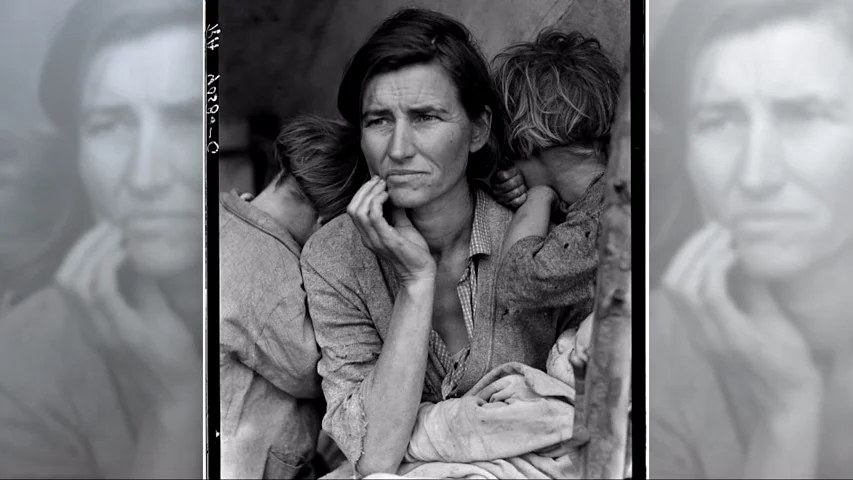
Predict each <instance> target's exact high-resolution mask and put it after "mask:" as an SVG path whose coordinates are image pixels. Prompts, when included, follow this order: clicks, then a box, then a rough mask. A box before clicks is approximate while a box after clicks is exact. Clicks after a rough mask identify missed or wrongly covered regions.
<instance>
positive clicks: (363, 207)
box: [347, 177, 380, 250]
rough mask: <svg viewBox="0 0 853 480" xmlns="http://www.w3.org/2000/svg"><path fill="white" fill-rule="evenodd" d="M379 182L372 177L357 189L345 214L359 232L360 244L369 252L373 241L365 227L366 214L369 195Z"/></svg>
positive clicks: (366, 221) (376, 178)
mask: <svg viewBox="0 0 853 480" xmlns="http://www.w3.org/2000/svg"><path fill="white" fill-rule="evenodd" d="M379 180H380V179H379V177H373V178H371V179H370V180H368V181H367V183H365V184H364V185H362V186H361V188H359V189H358V192H356V194H355V195H354V196H353V199H352V200H351V201H350V204H349V205H348V206H347V213H348V214H349V216H350V218H351V219H352V221H353V224H354V225H355V227H356V229H357V230H358V231H359V234H360V236H361V240H362V243H364V245H365V246H366V247H367V248H369V249H371V250H372V249H373V248H374V247H375V245H374V243H375V239H373V238H371V235H370V231H369V230H370V229H369V228H368V226H367V223H368V219H367V212H368V209H369V201H370V199H371V193H372V192H373V191H374V188H375V187H376V185H377V184H378V183H379Z"/></svg>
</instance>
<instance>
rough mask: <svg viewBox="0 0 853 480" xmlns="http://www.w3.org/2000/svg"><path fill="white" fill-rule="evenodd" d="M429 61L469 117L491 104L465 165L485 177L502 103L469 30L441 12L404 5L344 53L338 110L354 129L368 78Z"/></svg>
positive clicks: (494, 156) (493, 160) (500, 130)
mask: <svg viewBox="0 0 853 480" xmlns="http://www.w3.org/2000/svg"><path fill="white" fill-rule="evenodd" d="M433 62H434V63H436V64H437V65H440V66H441V67H442V68H444V70H445V71H446V72H447V74H448V76H449V77H450V79H451V81H452V82H453V84H454V86H455V87H456V92H457V94H458V96H459V97H458V98H459V101H460V102H461V103H462V106H463V107H464V108H465V112H466V113H467V114H468V117H469V118H470V119H471V120H472V121H476V120H477V119H478V118H479V117H480V115H481V114H482V113H483V112H484V111H485V110H486V108H487V107H488V108H489V109H490V110H491V114H492V122H491V132H490V136H489V141H488V142H487V144H486V146H484V147H483V148H481V149H480V150H479V151H477V152H475V153H472V154H471V155H470V157H469V159H468V168H467V175H468V178H469V179H470V180H474V179H481V178H485V177H488V176H489V175H491V173H492V171H493V170H494V168H495V166H496V165H497V161H498V160H499V159H500V157H501V154H502V150H503V148H502V147H503V145H502V144H501V142H503V138H504V124H505V122H504V119H503V118H504V114H503V107H502V105H501V101H500V98H499V97H498V94H497V91H496V89H495V86H494V83H493V82H492V78H491V76H490V75H489V67H488V63H487V62H486V60H485V58H484V57H483V54H482V52H481V51H480V49H479V47H478V46H477V44H476V42H475V40H474V38H473V36H472V35H471V32H470V31H469V30H468V29H467V28H466V27H465V26H464V25H462V24H461V23H459V22H458V21H456V20H454V19H452V18H450V17H448V16H447V15H444V14H441V13H438V12H434V11H431V10H426V9H421V8H406V9H403V10H400V11H398V12H397V13H395V14H393V15H391V16H390V17H389V18H387V19H386V20H385V21H383V22H382V23H381V24H380V25H379V26H378V27H377V28H376V29H375V30H373V32H372V33H371V34H370V36H369V37H368V38H367V41H365V43H364V44H363V45H362V46H361V48H359V49H358V51H357V52H356V53H355V55H354V56H353V57H352V58H351V59H350V61H349V63H348V65H347V68H346V70H345V71H344V76H343V79H342V80H341V85H340V88H339V90H338V110H339V111H340V113H341V115H342V116H343V117H344V118H345V119H346V120H347V121H348V122H350V123H351V124H352V125H355V126H357V129H358V130H359V133H360V130H361V110H362V97H363V94H364V89H365V87H366V86H367V84H368V82H369V81H370V79H372V78H373V77H374V76H376V75H379V74H382V73H388V72H393V71H397V70H400V69H402V68H405V67H408V66H412V65H418V64H427V63H433Z"/></svg>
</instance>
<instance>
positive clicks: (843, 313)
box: [648, 0, 853, 479]
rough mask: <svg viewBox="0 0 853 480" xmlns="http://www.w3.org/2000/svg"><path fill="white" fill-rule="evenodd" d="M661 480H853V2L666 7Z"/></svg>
mask: <svg viewBox="0 0 853 480" xmlns="http://www.w3.org/2000/svg"><path fill="white" fill-rule="evenodd" d="M649 12H650V15H649V29H650V31H649V33H650V55H649V58H650V60H649V66H648V71H649V82H650V84H649V102H650V111H649V129H650V132H649V139H650V140H649V207H648V209H649V210H648V212H649V244H648V246H649V267H650V279H649V288H650V290H651V298H650V299H649V319H648V336H649V346H648V352H649V358H648V378H649V387H648V388H649V389H648V395H649V397H648V398H649V427H648V428H649V447H648V448H649V451H648V460H649V471H650V478H679V479H685V478H709V479H710V478H851V477H853V321H851V312H853V280H851V279H853V207H851V205H853V203H851V199H853V196H851V195H853V89H851V85H853V36H851V32H853V2H850V1H834V0H808V1H804V0H738V1H713V2H711V1H708V2H705V1H672V0H669V1H664V0H650V2H649Z"/></svg>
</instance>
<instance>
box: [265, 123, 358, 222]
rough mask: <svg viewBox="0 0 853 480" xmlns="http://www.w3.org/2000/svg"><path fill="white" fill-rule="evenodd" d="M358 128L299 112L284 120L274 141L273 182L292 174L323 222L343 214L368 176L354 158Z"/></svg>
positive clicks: (280, 182)
mask: <svg viewBox="0 0 853 480" xmlns="http://www.w3.org/2000/svg"><path fill="white" fill-rule="evenodd" d="M358 155H359V140H358V130H357V129H355V128H354V127H352V126H351V125H350V124H349V123H347V122H344V121H342V120H332V119H326V118H322V117H318V116H315V115H302V116H299V117H296V118H294V119H293V120H291V121H290V122H289V123H287V124H286V125H285V126H284V128H283V129H282V131H281V133H279V135H278V138H276V141H275V159H276V162H277V163H278V166H279V172H280V173H279V175H278V176H277V177H276V179H275V183H276V185H277V186H278V185H281V184H283V183H284V181H285V180H287V178H289V177H293V179H294V180H295V181H296V183H297V184H298V185H299V188H300V190H301V192H300V193H301V194H302V195H304V196H305V199H306V200H308V201H309V202H310V203H311V204H312V205H313V206H314V208H315V209H316V210H317V213H318V214H319V215H320V216H321V217H322V218H323V219H324V221H328V220H331V219H332V218H334V217H337V216H338V215H340V214H342V213H344V212H345V211H346V208H347V205H348V204H349V202H350V200H352V197H353V196H355V193H356V192H357V191H358V189H359V188H360V187H361V185H363V184H364V182H366V181H367V179H368V178H370V175H369V172H368V171H367V168H366V166H364V163H363V162H359V161H358Z"/></svg>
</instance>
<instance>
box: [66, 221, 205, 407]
mask: <svg viewBox="0 0 853 480" xmlns="http://www.w3.org/2000/svg"><path fill="white" fill-rule="evenodd" d="M121 237H122V234H121V231H120V230H119V229H118V228H117V227H115V226H113V225H110V224H108V223H99V224H98V225H97V226H96V227H95V228H93V229H92V230H90V231H89V232H87V233H86V234H85V235H83V237H82V238H81V239H80V240H79V241H78V242H77V244H76V245H75V246H74V247H72V249H71V250H70V252H69V253H68V255H67V256H66V258H65V260H64V261H63V263H62V265H61V266H60V268H59V269H58V271H57V274H56V281H57V283H58V284H59V285H60V286H62V287H64V288H65V289H67V290H69V291H71V292H72V293H73V294H75V295H76V296H77V297H79V299H80V300H81V302H82V304H83V305H84V308H86V310H87V312H88V313H89V315H90V317H91V325H92V327H93V328H92V331H90V332H89V333H90V334H91V335H92V337H93V339H94V341H95V342H96V345H98V346H100V347H103V348H104V349H105V351H106V352H108V355H109V358H110V359H111V361H114V362H116V363H124V364H126V365H128V367H129V370H128V371H132V372H137V373H138V374H139V378H138V381H140V382H143V383H144V384H146V385H148V386H149V388H151V389H152V390H154V391H155V392H158V393H159V394H161V395H159V396H158V399H162V400H164V401H168V400H169V399H170V398H172V397H174V396H175V395H177V392H179V391H183V390H185V387H186V385H188V384H192V385H196V384H198V382H199V381H200V378H201V371H200V369H199V364H200V363H201V358H200V357H199V355H198V351H197V348H196V346H195V342H194V336H195V335H194V334H193V332H191V331H190V330H189V328H188V326H187V325H186V324H185V323H184V322H183V321H182V320H181V319H180V318H178V317H177V316H176V315H175V314H174V312H173V311H172V309H171V308H170V307H169V305H168V303H167V301H166V298H165V297H164V296H163V293H162V292H161V290H160V289H159V286H158V285H157V284H156V282H155V281H154V280H152V279H147V278H144V277H142V276H140V281H139V283H138V284H134V286H135V287H137V290H135V293H137V294H138V302H135V303H136V305H134V306H131V305H130V303H129V302H128V301H127V300H126V299H125V298H124V296H123V293H122V291H121V290H120V288H119V282H118V271H119V268H120V267H121V266H122V265H123V264H124V262H125V261H126V258H127V252H126V251H125V249H124V247H123V246H122V238H121Z"/></svg>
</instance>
